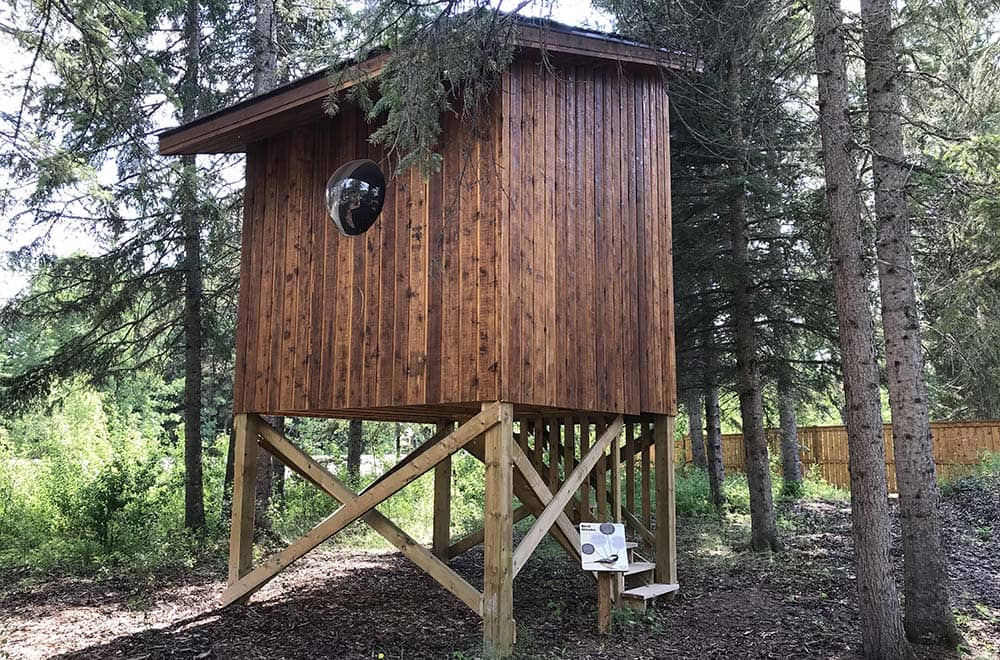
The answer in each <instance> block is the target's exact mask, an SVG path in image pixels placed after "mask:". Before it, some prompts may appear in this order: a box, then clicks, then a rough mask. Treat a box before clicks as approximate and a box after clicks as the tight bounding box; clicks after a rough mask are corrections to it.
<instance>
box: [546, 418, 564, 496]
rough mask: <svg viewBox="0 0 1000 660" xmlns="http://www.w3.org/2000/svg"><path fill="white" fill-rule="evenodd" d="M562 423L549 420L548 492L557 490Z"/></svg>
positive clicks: (557, 420) (558, 420)
mask: <svg viewBox="0 0 1000 660" xmlns="http://www.w3.org/2000/svg"><path fill="white" fill-rule="evenodd" d="M561 438H562V423H561V420H560V419H559V418H558V417H553V418H552V419H550V420H549V490H551V491H552V492H555V491H557V490H558V489H559V458H560V456H559V454H560V449H561V448H562V442H561Z"/></svg>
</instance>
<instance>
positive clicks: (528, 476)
mask: <svg viewBox="0 0 1000 660" xmlns="http://www.w3.org/2000/svg"><path fill="white" fill-rule="evenodd" d="M513 458H514V467H516V468H517V470H518V471H519V472H520V473H521V476H523V477H524V480H525V481H527V482H528V486H529V487H530V488H531V490H532V491H534V493H535V495H536V496H537V497H538V500H539V502H541V505H542V506H543V507H545V509H543V510H542V511H541V513H540V514H539V516H538V518H537V519H536V523H535V525H533V526H532V528H531V530H529V533H530V531H533V530H534V529H535V527H537V526H538V523H537V520H538V519H541V518H542V516H544V515H545V512H546V511H548V509H549V508H550V507H551V506H553V505H552V500H553V497H552V491H551V490H549V487H548V485H547V484H546V483H545V481H544V480H543V479H542V477H541V475H540V474H538V472H537V471H536V469H535V466H534V464H532V462H531V459H530V458H528V455H527V454H525V453H524V451H523V450H522V449H521V448H520V447H518V446H517V445H514V452H513ZM570 496H571V497H572V496H573V494H572V493H571V494H570ZM565 506H566V505H565V503H564V504H562V505H561V506H560V507H559V508H558V510H557V515H556V518H555V525H556V526H557V527H558V528H559V530H560V531H561V532H562V533H563V535H564V536H565V537H566V538H567V539H568V540H569V543H570V546H571V547H572V548H573V549H574V550H577V549H578V548H579V547H580V534H579V532H577V531H576V528H575V527H573V523H572V522H570V520H569V517H568V516H567V515H566V513H565V511H564V510H563V509H564V507H565ZM548 531H549V530H548V529H543V530H541V532H540V536H539V540H541V537H542V536H544V535H545V534H546V533H547V532H548ZM523 545H524V542H523V541H522V542H521V545H518V547H517V549H516V550H515V551H514V577H517V574H518V573H520V572H521V569H522V568H524V564H525V562H527V561H528V557H530V556H531V552H532V551H533V550H534V547H532V548H531V550H528V551H527V554H526V555H520V554H519V553H520V552H521V547H522V546H523ZM536 545H537V544H536ZM574 555H576V558H577V559H579V555H578V554H576V553H575V552H574Z"/></svg>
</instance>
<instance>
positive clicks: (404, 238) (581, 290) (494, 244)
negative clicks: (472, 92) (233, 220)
mask: <svg viewBox="0 0 1000 660" xmlns="http://www.w3.org/2000/svg"><path fill="white" fill-rule="evenodd" d="M597 62H598V61H596V60H584V59H579V60H577V61H576V62H575V63H572V64H560V65H559V66H558V68H557V69H556V70H549V69H546V68H545V67H542V66H540V65H539V64H538V63H537V62H534V61H531V60H528V59H519V60H517V61H516V62H515V63H514V65H513V66H512V67H511V68H510V69H509V71H508V72H507V73H506V74H505V76H504V78H503V82H502V85H501V87H502V90H501V93H499V94H498V96H497V99H496V102H495V104H494V105H495V107H494V108H492V109H491V111H489V112H488V113H487V116H486V118H485V119H484V120H483V121H482V122H481V123H480V126H479V131H478V134H477V135H473V132H472V131H471V130H470V129H469V128H468V127H464V128H463V126H462V125H461V123H460V122H459V121H458V120H457V119H456V118H454V117H448V118H446V120H445V124H444V132H443V134H444V136H445V138H444V140H443V144H442V147H441V148H442V154H443V156H444V167H443V170H442V172H440V173H438V174H436V175H434V176H432V177H431V178H430V179H429V180H424V179H423V177H422V176H421V175H420V174H419V173H410V174H407V175H404V177H402V178H401V179H397V180H395V181H393V182H392V183H391V184H390V186H389V190H388V193H387V202H386V208H385V210H384V212H383V214H382V216H381V217H380V218H379V220H378V221H377V222H376V224H375V226H374V227H373V228H372V229H371V230H369V231H368V232H367V233H366V234H364V235H363V236H361V237H354V238H348V237H344V236H341V235H340V234H338V233H337V232H336V230H335V229H334V227H333V225H332V223H331V222H330V221H329V219H328V218H327V216H326V211H325V209H324V207H323V191H324V187H325V184H326V180H327V178H328V177H329V175H330V174H331V173H332V172H333V171H334V170H335V169H336V168H337V166H339V165H340V164H342V163H343V162H346V161H347V160H351V159H354V158H364V157H368V158H372V159H374V160H376V161H380V162H383V161H384V157H383V154H382V153H381V152H380V151H378V150H376V149H375V148H373V147H372V146H371V145H370V144H368V142H367V137H368V135H369V132H370V131H369V129H368V127H367V126H366V125H365V124H364V122H363V120H362V119H361V117H360V115H359V113H358V112H357V111H355V110H352V109H351V108H349V107H347V108H345V109H344V110H343V111H342V112H341V113H340V115H338V117H337V118H335V119H329V118H323V119H319V120H316V121H313V122H312V123H309V124H306V125H304V126H302V127H300V128H296V129H294V130H292V131H287V132H284V133H281V134H279V135H275V136H273V137H270V138H267V139H265V140H263V141H260V142H257V143H254V144H253V145H252V146H251V148H250V149H249V151H248V159H247V163H248V164H247V189H246V190H247V192H246V201H245V220H244V224H245V227H244V237H243V241H244V244H243V262H242V270H241V285H240V317H239V326H238V332H237V342H238V345H237V366H236V377H235V397H234V399H235V409H236V411H237V412H242V411H252V412H262V413H274V414H279V413H284V414H313V415H337V414H340V415H344V416H348V415H357V416H365V417H371V418H380V417H381V418H393V417H398V418H401V419H419V418H420V416H421V415H420V414H418V413H415V412H414V411H415V410H416V408H413V407H415V406H420V407H421V410H426V411H428V413H427V418H432V417H433V416H434V411H447V410H448V406H449V405H450V404H458V406H457V407H459V408H463V409H465V410H468V411H473V410H475V409H476V408H477V407H478V406H477V405H476V402H479V401H488V400H497V399H502V400H505V401H511V402H513V403H515V404H520V405H521V406H523V407H533V408H541V407H552V408H561V409H570V410H579V411H592V412H624V413H628V414H638V413H640V412H644V413H668V414H675V412H676V406H675V403H674V401H675V397H676V395H675V385H674V360H673V296H672V290H671V286H670V281H671V256H670V221H669V218H670V196H669V195H670V176H669V149H668V138H667V132H668V123H667V96H666V92H665V87H664V85H663V83H662V81H661V74H660V73H659V72H658V71H657V70H655V69H653V68H651V67H635V68H628V69H623V68H621V67H620V66H618V65H617V64H616V63H609V62H607V61H605V62H604V63H603V64H598V63H597ZM383 164H384V169H387V170H389V169H391V166H390V165H388V164H387V163H383ZM442 404H443V405H442ZM376 408H377V409H379V411H374V410H373V409H376ZM404 408H408V409H409V410H402V409H404Z"/></svg>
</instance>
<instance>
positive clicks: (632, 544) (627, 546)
mask: <svg viewBox="0 0 1000 660" xmlns="http://www.w3.org/2000/svg"><path fill="white" fill-rule="evenodd" d="M638 547H639V544H638V543H636V542H635V541H625V549H626V550H634V549H635V548H638Z"/></svg>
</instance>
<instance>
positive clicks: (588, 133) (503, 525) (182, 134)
mask: <svg viewBox="0 0 1000 660" xmlns="http://www.w3.org/2000/svg"><path fill="white" fill-rule="evenodd" d="M517 44H518V50H517V54H516V56H515V58H514V60H513V62H512V63H511V64H510V66H509V67H508V68H507V69H506V70H505V71H504V72H503V74H502V76H501V78H500V80H499V83H498V86H497V88H496V91H495V92H494V93H492V94H491V95H490V96H489V98H488V99H487V101H486V104H485V106H484V108H482V109H481V111H480V112H478V113H477V120H476V121H475V122H470V121H463V119H462V117H460V116H457V115H452V114H447V115H446V116H444V117H442V122H443V123H442V128H443V130H442V133H441V141H440V144H439V145H438V152H439V153H440V154H441V156H442V161H441V163H442V164H441V168H440V170H439V171H438V172H436V173H434V174H432V175H430V176H429V177H425V176H424V175H423V174H422V173H420V172H418V171H415V170H414V171H408V172H404V173H402V174H398V175H394V176H393V175H391V173H392V171H393V165H392V163H391V162H390V160H389V158H388V156H387V154H386V152H385V150H384V149H383V148H382V147H380V146H378V145H375V144H373V143H372V142H371V141H370V140H369V137H370V135H371V133H372V132H373V130H374V128H375V127H373V126H371V125H369V124H368V123H367V121H366V119H365V116H364V114H363V113H362V111H361V110H360V109H359V108H358V107H356V106H355V105H352V104H351V103H350V102H345V103H343V104H342V107H341V108H340V110H339V112H337V113H336V115H334V116H330V115H328V114H327V113H326V112H324V109H323V106H324V99H325V98H326V97H327V96H328V95H329V94H330V93H331V91H335V90H333V88H332V86H333V83H332V82H331V78H330V76H329V75H328V73H327V72H320V73H318V74H316V75H313V76H310V77H307V78H303V79H301V80H298V81H296V82H294V83H291V84H289V85H286V86H284V87H281V88H279V89H276V90H274V91H273V92H270V93H268V94H265V95H263V96H259V97H256V98H253V99H250V100H249V101H246V102H244V103H241V104H239V105H236V106H233V107H231V108H228V109H225V110H222V111H220V112H217V113H214V114H212V115H208V116H206V117H204V118H201V119H199V120H197V121H195V122H192V123H190V124H186V125H184V126H180V127H178V128H176V129H172V130H170V131H167V132H165V133H163V134H161V136H160V151H161V153H163V154H202V153H225V152H245V153H246V188H245V197H244V208H245V212H244V221H243V239H242V241H243V242H242V261H241V268H240V293H239V316H238V328H237V349H236V371H235V377H234V398H233V402H234V403H233V405H234V412H235V418H234V419H235V425H236V434H237V454H236V466H237V468H236V480H235V492H234V505H233V522H234V524H233V536H232V539H231V557H230V564H231V565H230V582H229V586H228V588H227V590H226V592H225V595H224V597H223V599H224V602H226V603H229V602H236V601H241V600H245V599H246V598H247V597H249V595H250V594H251V593H253V591H255V590H256V589H258V588H259V587H260V586H262V585H263V584H264V583H265V582H267V580H269V579H270V578H272V577H273V576H274V575H276V574H277V573H278V572H279V571H280V570H281V569H283V568H284V567H285V566H287V565H288V564H289V563H291V562H292V561H295V560H296V559H297V558H299V557H301V556H302V555H303V554H305V553H306V552H308V551H309V550H310V549H312V548H313V547H315V546H316V545H318V544H319V543H321V542H322V541H323V540H325V539H327V538H329V537H330V536H332V535H333V534H335V533H336V532H338V531H339V530H341V529H343V528H344V527H345V526H346V525H348V524H350V523H352V522H354V521H355V520H358V519H362V520H365V521H366V522H367V523H368V524H370V525H372V526H373V527H374V528H375V529H376V530H378V531H379V532H380V533H382V534H383V536H385V537H386V538H387V539H388V540H389V541H390V542H392V543H393V544H395V545H396V546H397V547H399V548H400V550H401V551H402V552H404V553H405V554H407V555H408V556H409V557H410V558H411V559H413V560H414V561H415V562H416V563H417V564H418V565H420V566H421V567H422V568H424V570H426V571H427V572H428V573H429V574H430V575H431V576H433V577H434V578H435V579H437V580H438V582H439V583H440V584H441V585H442V586H443V587H444V588H445V589H447V590H448V591H450V592H451V593H452V594H454V595H455V596H457V597H458V599H459V600H460V601H462V602H464V603H465V604H466V605H468V606H469V607H470V608H471V609H472V610H474V611H475V612H476V613H477V614H479V615H480V616H482V617H483V620H484V635H485V641H486V646H487V651H488V652H490V653H492V654H494V655H500V656H504V655H506V654H509V653H510V649H511V648H512V644H513V635H514V632H513V631H514V624H513V616H514V610H513V592H512V580H513V577H514V575H516V573H517V572H518V571H519V570H520V569H521V568H522V567H523V566H524V563H525V562H526V561H527V560H528V558H529V557H530V555H531V553H532V551H533V550H534V548H535V547H536V546H537V545H538V543H539V542H540V541H541V540H542V538H543V537H544V536H545V535H546V534H551V535H552V536H554V537H555V540H556V541H557V542H558V543H560V544H561V545H562V546H563V547H564V548H565V550H566V552H567V553H569V554H570V556H572V557H573V558H574V559H575V560H576V561H579V559H580V552H581V550H580V547H579V534H578V531H577V529H576V526H575V525H576V524H578V523H580V522H586V521H595V520H596V521H604V520H607V521H612V522H615V521H617V522H624V523H625V524H626V525H627V527H628V529H629V531H630V534H632V538H634V539H635V544H638V545H635V544H630V550H629V554H630V567H631V568H630V571H631V572H629V573H627V574H626V575H625V576H624V578H623V579H622V580H620V581H619V582H620V584H618V585H617V587H616V588H615V589H614V591H613V593H611V594H610V596H609V598H610V599H611V600H618V601H619V602H622V603H624V604H631V605H633V606H644V604H645V602H646V600H647V599H648V598H651V597H654V596H656V595H662V594H668V593H672V592H673V591H674V590H676V588H677V586H676V583H677V579H676V559H675V547H674V529H673V470H672V461H673V442H672V430H673V419H674V416H675V415H676V403H675V400H676V385H675V373H674V371H675V367H674V365H675V363H674V335H673V290H672V284H671V225H670V152H669V121H668V96H667V88H666V83H665V80H666V78H667V77H668V76H669V73H670V71H671V70H672V69H676V68H690V66H689V63H687V62H685V61H683V60H682V59H679V58H677V57H676V56H672V55H670V54H667V53H664V52H662V51H658V50H655V49H652V48H648V47H645V46H642V45H639V44H635V43H631V42H627V41H624V40H622V39H618V38H615V37H611V36H608V35H604V34H599V33H593V32H587V31H580V30H576V29H570V28H566V27H564V26H560V25H558V24H551V23H539V22H531V23H524V24H522V25H520V28H519V34H518V37H517ZM386 57H387V56H385V55H382V56H379V57H375V58H373V59H370V60H368V61H365V62H362V63H360V64H357V65H355V66H356V67H357V68H358V69H360V70H361V71H363V72H364V73H366V74H370V75H376V76H377V75H378V73H379V71H380V69H381V67H382V66H384V64H385V62H386ZM354 79H355V77H353V76H345V77H344V78H343V80H344V81H345V82H344V83H343V84H342V86H345V87H346V86H347V85H349V84H350V82H349V81H351V80H354ZM355 161H360V162H362V163H368V162H369V161H371V162H373V163H374V164H376V165H378V166H379V168H376V169H381V171H382V172H385V173H386V175H385V177H386V178H385V182H384V185H382V186H381V187H380V186H379V185H377V184H375V183H370V182H369V183H364V182H362V183H358V181H356V180H353V179H350V178H349V177H348V178H346V179H344V181H348V184H345V185H350V184H351V182H353V183H354V184H358V185H360V186H362V187H363V188H364V190H365V191H366V192H364V193H363V194H364V195H368V196H369V197H364V198H362V197H358V195H359V194H361V193H358V192H357V190H356V191H355V193H356V194H355V195H354V197H345V196H344V194H345V193H344V190H345V188H344V187H343V185H340V184H338V185H340V187H337V188H336V190H334V192H330V191H331V190H333V187H332V186H333V182H331V181H330V179H331V175H332V174H334V173H335V172H336V171H338V170H342V169H343V167H344V166H345V164H352V165H350V167H354V165H353V163H354V162H355ZM369 165H370V163H369ZM366 166H367V165H366ZM350 167H349V168H348V169H350ZM345 176H346V175H345ZM359 176H360V175H359ZM358 190H360V188H359V189H358ZM331 194H333V195H340V196H341V197H338V198H337V199H335V200H328V196H329V195H331ZM376 197H377V198H378V199H377V200H376ZM344 200H348V201H349V200H354V201H353V202H351V203H350V204H348V202H347V201H344ZM358 200H360V201H358ZM328 201H330V203H329V204H328ZM338 202H342V203H344V204H347V206H349V207H350V208H353V209H354V210H355V211H357V209H359V208H362V209H368V211H370V212H369V213H368V216H367V221H371V220H372V219H373V220H374V221H373V222H370V226H369V227H367V228H365V227H363V225H364V224H365V223H359V224H357V225H355V224H353V221H352V220H351V219H350V218H351V217H352V216H350V213H348V215H347V216H345V217H346V218H347V223H346V226H343V225H344V223H342V222H340V221H339V220H337V218H333V217H331V214H333V215H336V214H337V213H338V211H337V208H340V207H336V204H337V203H338ZM369 202H370V205H369ZM376 202H378V204H379V205H380V212H376V211H375V206H376ZM344 208H347V207H344ZM265 415H283V416H314V417H336V418H351V419H365V420H395V421H412V422H425V423H434V424H437V425H438V426H437V428H438V431H437V433H436V434H435V435H434V436H433V437H432V438H431V439H430V440H428V441H427V442H425V443H424V444H423V445H421V446H420V447H419V448H417V449H416V450H414V451H413V452H412V453H411V454H410V455H409V456H407V457H405V458H404V459H402V460H401V461H400V463H399V464H398V465H396V466H395V467H393V468H392V469H391V470H389V471H388V472H387V473H386V474H385V475H383V476H382V477H380V478H379V479H378V480H376V481H375V483H374V484H372V485H370V486H369V487H368V488H367V489H366V490H364V491H362V492H361V493H355V492H353V491H351V490H350V489H348V488H347V487H346V486H345V485H344V484H342V483H340V482H339V481H338V480H337V479H336V477H335V476H333V475H332V474H331V473H329V472H328V471H326V470H325V469H324V468H322V467H321V466H320V465H319V464H318V463H316V462H315V461H312V460H311V459H310V458H309V457H308V456H306V455H305V454H304V453H303V452H302V451H301V450H300V449H299V448H297V447H296V446H295V445H294V444H293V443H292V442H290V441H289V440H288V439H287V438H285V437H284V436H282V435H281V434H280V433H279V432H277V431H276V430H275V429H274V428H272V427H271V426H269V425H268V423H267V422H266V421H265V420H264V418H263V416H265ZM258 447H264V448H266V449H267V450H268V451H270V452H271V453H273V454H274V455H275V456H277V457H278V458H280V459H281V460H282V461H283V462H285V463H286V464H287V465H288V467H289V468H290V469H292V470H293V471H295V472H297V473H298V474H299V475H301V476H302V477H303V478H305V479H306V480H308V481H309V482H311V483H313V484H314V485H315V486H316V487H318V488H320V489H322V490H324V491H325V492H326V493H328V494H329V495H330V496H331V497H333V498H335V499H337V500H338V501H339V502H341V503H342V506H341V507H340V508H339V509H338V510H337V511H336V512H335V513H333V514H332V515H331V516H330V517H329V518H327V519H326V520H324V521H322V522H321V523H320V524H319V525H317V527H316V528H314V529H313V530H312V531H311V532H310V533H309V534H307V535H306V536H305V537H304V538H303V539H300V540H299V541H296V542H295V543H293V544H291V545H290V546H289V547H288V548H286V549H285V550H283V551H281V552H279V553H277V554H276V555H275V556H273V557H271V558H268V559H265V560H264V561H262V562H261V563H260V564H259V565H257V566H252V565H251V556H252V555H251V543H252V520H253V502H254V495H253V485H254V479H253V472H254V466H255V460H254V457H255V453H256V451H257V448H258ZM651 448H652V451H651ZM460 449H463V450H466V451H469V452H471V453H472V454H473V455H475V456H477V457H479V458H480V459H481V460H483V461H484V462H485V464H486V478H485V489H486V511H485V512H484V521H485V523H484V529H483V530H480V532H478V533H476V534H472V535H470V536H468V537H465V538H462V539H452V538H450V535H449V497H450V488H449V483H450V482H449V476H450V456H451V455H452V454H453V453H454V452H455V451H458V450H460ZM651 466H654V467H655V469H651ZM429 470H434V472H435V524H434V539H433V544H432V546H431V547H430V548H425V547H424V546H423V545H421V544H420V543H418V542H416V541H415V540H414V539H412V538H410V537H409V536H408V535H406V533H405V532H403V531H402V530H400V529H399V528H398V527H396V526H395V525H394V524H393V523H392V522H391V521H389V520H388V519H386V518H384V517H383V516H382V515H381V514H380V513H378V511H376V510H375V508H374V507H375V506H376V505H377V504H379V503H380V502H382V501H383V500H384V499H385V498H386V497H388V496H390V495H392V494H393V493H395V492H398V491H399V490H400V489H401V488H403V487H405V486H406V484H408V483H410V482H411V481H412V480H413V479H415V478H417V477H418V476H420V475H421V474H423V473H424V472H426V471H429ZM651 474H655V482H653V481H651V479H652V477H651ZM623 486H624V487H623ZM654 490H655V493H656V496H655V498H654V497H653V496H652V493H653V491H654ZM515 496H516V498H517V501H518V502H519V503H520V505H519V506H516V504H515V501H514V497H515ZM654 499H655V503H656V505H655V510H654V507H653V506H651V501H653V500H654ZM515 507H516V508H515ZM526 516H532V517H534V518H535V522H534V524H533V526H532V527H531V530H530V531H529V533H528V534H527V535H526V536H525V538H524V539H523V540H522V541H521V543H520V545H518V546H517V547H516V548H515V547H514V546H513V543H512V532H511V526H512V524H513V522H514V521H515V520H516V519H519V518H521V517H526ZM480 543H483V544H484V552H485V555H484V581H483V590H482V592H480V591H479V590H478V589H476V588H475V587H473V586H471V585H470V584H469V583H468V582H467V581H466V580H465V579H464V578H463V577H461V576H459V575H458V574H457V573H455V572H454V571H453V570H452V569H451V568H450V567H449V566H448V565H447V562H448V560H449V559H450V558H452V557H454V556H456V555H458V554H461V553H462V552H464V551H465V550H467V549H469V548H471V547H473V546H474V545H477V544H480ZM632 546H634V547H632ZM643 553H645V554H643ZM633 555H634V556H633ZM644 556H645V557H646V558H648V559H649V561H646V559H643V557H644Z"/></svg>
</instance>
